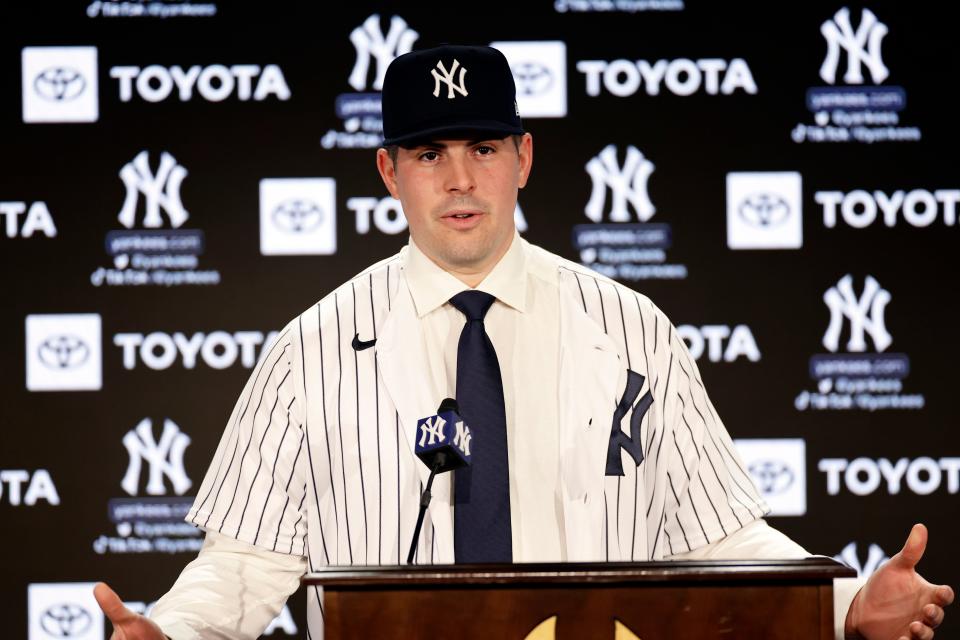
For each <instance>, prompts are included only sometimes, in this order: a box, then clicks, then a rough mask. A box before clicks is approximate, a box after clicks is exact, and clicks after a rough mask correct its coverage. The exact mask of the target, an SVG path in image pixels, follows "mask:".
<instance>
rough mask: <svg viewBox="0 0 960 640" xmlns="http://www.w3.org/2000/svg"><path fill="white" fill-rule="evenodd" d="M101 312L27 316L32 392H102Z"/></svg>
mask: <svg viewBox="0 0 960 640" xmlns="http://www.w3.org/2000/svg"><path fill="white" fill-rule="evenodd" d="M100 325H101V322H100V314H97V313H66V314H35V315H28V316H27V318H26V364H27V376H26V377H27V390H28V391H98V390H100V388H101V387H102V386H103V364H102V357H103V356H102V349H101V345H100V340H101V326H100Z"/></svg>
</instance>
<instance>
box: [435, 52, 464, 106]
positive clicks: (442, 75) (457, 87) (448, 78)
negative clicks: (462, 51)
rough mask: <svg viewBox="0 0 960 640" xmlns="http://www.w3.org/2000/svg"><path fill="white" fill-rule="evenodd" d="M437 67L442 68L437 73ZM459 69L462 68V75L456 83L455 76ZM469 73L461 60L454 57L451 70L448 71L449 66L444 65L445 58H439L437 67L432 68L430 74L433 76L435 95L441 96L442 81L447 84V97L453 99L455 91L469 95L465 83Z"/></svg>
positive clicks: (436, 96)
mask: <svg viewBox="0 0 960 640" xmlns="http://www.w3.org/2000/svg"><path fill="white" fill-rule="evenodd" d="M437 69H439V70H440V72H439V73H437ZM457 69H460V77H459V78H458V79H457V82H456V84H454V81H453V77H454V75H456V73H457ZM466 73H467V68H466V67H461V66H460V62H459V61H458V60H457V59H456V58H454V59H453V64H452V65H450V71H447V68H446V67H444V66H443V60H437V67H436V69H430V74H431V75H432V76H433V81H434V82H433V97H434V98H439V97H440V83H441V82H443V83H444V84H446V85H447V99H448V100H453V99H454V98H455V97H456V95H455V94H454V91H456V92H457V93H459V94H460V95H462V96H464V97H466V96H467V87H466V86H465V85H464V84H463V77H464V76H465V75H466Z"/></svg>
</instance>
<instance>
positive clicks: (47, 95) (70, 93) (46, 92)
mask: <svg viewBox="0 0 960 640" xmlns="http://www.w3.org/2000/svg"><path fill="white" fill-rule="evenodd" d="M33 88H34V89H35V90H36V92H37V95H38V96H40V97H41V98H44V99H46V100H50V101H52V102H65V101H68V100H73V99H74V98H76V97H78V96H79V95H80V94H81V93H83V90H84V89H86V88H87V81H86V80H84V79H83V75H81V74H80V72H79V71H77V70H76V69H70V68H67V67H50V68H49V69H44V70H43V71H41V72H40V73H39V74H37V77H36V78H34V79H33Z"/></svg>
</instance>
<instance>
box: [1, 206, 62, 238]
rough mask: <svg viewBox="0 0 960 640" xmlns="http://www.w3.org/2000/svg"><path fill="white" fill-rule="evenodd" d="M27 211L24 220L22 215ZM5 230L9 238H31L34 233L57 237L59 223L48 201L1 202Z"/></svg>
mask: <svg viewBox="0 0 960 640" xmlns="http://www.w3.org/2000/svg"><path fill="white" fill-rule="evenodd" d="M24 213H26V215H25V216H24V217H23V219H22V222H21V219H20V216H21V215H23V214H24ZM0 216H3V226H4V231H5V232H6V235H7V237H8V238H31V237H33V235H34V234H37V235H40V234H42V235H44V236H46V237H48V238H56V237H57V225H56V224H54V222H53V216H51V215H50V210H49V209H48V208H47V203H46V202H42V201H39V202H31V203H29V206H28V204H27V203H26V202H0Z"/></svg>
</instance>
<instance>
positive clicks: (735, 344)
mask: <svg viewBox="0 0 960 640" xmlns="http://www.w3.org/2000/svg"><path fill="white" fill-rule="evenodd" d="M677 335H678V336H680V338H681V339H682V340H683V341H684V343H686V345H687V348H688V349H689V350H690V355H691V356H693V359H694V360H700V359H701V358H702V357H703V356H704V355H706V356H707V359H708V360H709V361H710V362H734V361H736V360H737V359H739V358H746V359H747V360H749V361H750V362H759V361H760V349H759V348H757V341H756V339H755V338H754V337H753V332H752V331H751V330H750V327H748V326H747V325H745V324H738V325H736V326H734V327H730V326H728V325H723V324H705V325H703V326H700V327H697V326H694V325H690V324H681V325H677Z"/></svg>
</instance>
